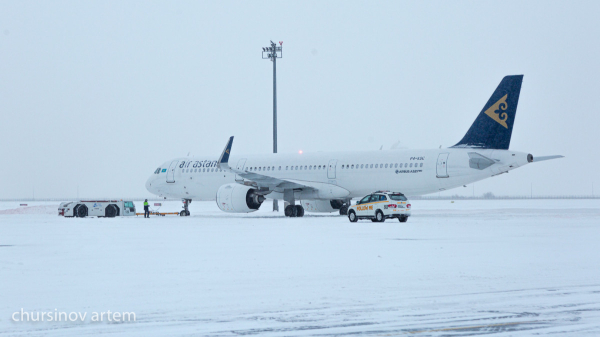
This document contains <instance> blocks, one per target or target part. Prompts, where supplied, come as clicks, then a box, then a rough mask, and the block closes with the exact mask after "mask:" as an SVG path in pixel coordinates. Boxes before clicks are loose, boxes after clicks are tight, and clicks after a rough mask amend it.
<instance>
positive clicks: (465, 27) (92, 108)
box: [0, 0, 600, 198]
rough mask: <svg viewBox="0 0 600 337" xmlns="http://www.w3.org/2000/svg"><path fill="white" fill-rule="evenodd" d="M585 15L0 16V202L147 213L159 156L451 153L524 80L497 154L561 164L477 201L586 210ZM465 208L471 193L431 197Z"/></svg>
mask: <svg viewBox="0 0 600 337" xmlns="http://www.w3.org/2000/svg"><path fill="white" fill-rule="evenodd" d="M599 14H600V2H598V1H562V2H549V1H540V2H536V1H513V2H508V1H497V2H492V1H486V2H483V1H473V2H466V1H461V2H449V1H443V2H442V1H440V2H434V1H426V2H425V1H414V2H401V1H389V2H377V1H360V2H356V1H315V2H308V1H301V2H300V1H298V2H291V1H277V2H266V1H239V2H227V1H212V2H199V1H189V2H185V1H163V2H151V1H71V2H70V1H6V0H4V1H1V2H0V49H1V52H0V113H1V119H0V144H1V146H0V158H1V161H2V165H0V198H20V197H31V196H32V194H33V190H34V189H35V197H36V198H44V197H74V196H76V193H77V188H78V187H77V186H78V185H79V194H80V196H86V197H106V196H111V197H127V196H135V197H138V196H140V197H141V196H151V195H150V194H149V192H147V191H146V189H145V187H144V183H145V181H146V179H147V178H148V176H149V175H150V174H152V172H153V171H154V170H155V169H156V168H157V167H158V166H159V165H160V164H161V163H162V162H164V161H166V160H169V159H171V158H173V157H178V156H185V155H187V154H188V152H189V153H191V155H207V156H212V157H215V158H217V157H218V156H219V155H220V153H221V151H222V149H223V146H224V145H225V143H226V141H227V138H228V137H229V136H231V135H235V137H236V141H235V142H234V148H233V151H234V152H235V153H269V152H271V151H272V63H271V62H270V61H268V60H262V59H261V51H262V49H261V47H264V46H267V45H268V43H269V40H271V39H272V40H273V41H277V42H278V41H283V59H280V60H278V62H277V75H278V110H279V152H296V151H298V150H303V151H304V152H314V151H333V150H336V151H337V150H344V151H352V150H365V149H373V150H378V149H379V148H380V146H382V145H383V146H384V148H388V149H389V148H390V146H391V145H392V144H394V143H395V142H397V141H400V142H401V144H402V145H401V146H402V147H407V148H411V149H418V148H438V147H439V146H440V145H442V146H444V147H447V146H452V145H454V144H455V143H456V142H458V141H459V140H460V139H461V138H462V136H463V135H464V134H465V132H466V131H467V130H468V128H469V127H470V125H471V123H472V122H473V121H474V119H475V118H476V117H477V114H478V113H479V112H480V111H481V109H482V108H483V105H484V104H485V103H486V102H487V100H488V98H489V96H490V95H491V94H492V92H493V91H494V89H495V88H496V86H497V85H498V83H499V82H500V80H501V79H502V77H503V76H505V75H513V74H524V75H525V77H524V80H523V86H522V91H521V96H520V101H519V106H518V110H517V116H516V122H515V125H514V129H513V136H512V141H511V146H510V147H511V149H514V150H518V151H523V152H529V153H532V154H533V155H534V156H540V155H553V154H562V155H565V156H566V158H563V159H558V160H553V161H548V162H542V163H538V164H531V165H527V166H526V167H524V168H519V169H517V170H515V171H512V172H511V173H510V174H504V175H501V176H498V177H494V178H491V179H488V180H485V181H482V182H479V183H476V184H475V194H482V193H484V192H493V193H494V194H496V195H528V194H529V193H530V188H531V184H533V192H534V194H552V195H565V194H576V195H581V194H591V192H592V183H593V182H594V181H595V182H596V183H597V189H596V190H597V192H596V194H600V179H598V168H599V167H600V156H599V153H598V152H599V151H598V145H599V144H600V131H599V130H598V126H599V124H600V113H599V104H600V103H599V101H598V98H599V96H600V95H599V93H600V82H599V79H600V46H599V45H600V43H599V41H600V24H599V23H598V22H599V21H598V17H599ZM455 193H458V194H465V195H471V194H472V193H473V190H472V186H468V187H467V188H460V189H455V190H451V191H448V192H446V194H455Z"/></svg>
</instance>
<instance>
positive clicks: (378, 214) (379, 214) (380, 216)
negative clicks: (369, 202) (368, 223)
mask: <svg viewBox="0 0 600 337" xmlns="http://www.w3.org/2000/svg"><path fill="white" fill-rule="evenodd" d="M375 221H376V222H384V221H385V216H383V212H382V211H380V210H377V212H375Z"/></svg>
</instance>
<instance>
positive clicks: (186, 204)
mask: <svg viewBox="0 0 600 337" xmlns="http://www.w3.org/2000/svg"><path fill="white" fill-rule="evenodd" d="M191 203H192V199H183V211H181V212H179V216H190V204H191Z"/></svg>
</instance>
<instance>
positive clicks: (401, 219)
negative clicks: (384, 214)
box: [398, 216, 408, 222]
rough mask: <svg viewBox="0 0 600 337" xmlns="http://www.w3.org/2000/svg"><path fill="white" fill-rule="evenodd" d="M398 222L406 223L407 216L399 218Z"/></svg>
mask: <svg viewBox="0 0 600 337" xmlns="http://www.w3.org/2000/svg"><path fill="white" fill-rule="evenodd" d="M398 221H400V222H406V221H408V217H407V216H401V217H399V218H398Z"/></svg>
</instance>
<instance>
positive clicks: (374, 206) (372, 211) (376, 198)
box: [366, 194, 379, 216]
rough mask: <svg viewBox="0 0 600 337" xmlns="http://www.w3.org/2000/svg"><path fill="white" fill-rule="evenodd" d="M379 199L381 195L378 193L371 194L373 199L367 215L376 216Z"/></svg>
mask: <svg viewBox="0 0 600 337" xmlns="http://www.w3.org/2000/svg"><path fill="white" fill-rule="evenodd" d="M378 201H379V195H378V194H372V195H371V200H370V201H369V210H368V211H367V212H368V213H367V214H366V215H368V216H375V210H376V209H377V202H378Z"/></svg>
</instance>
